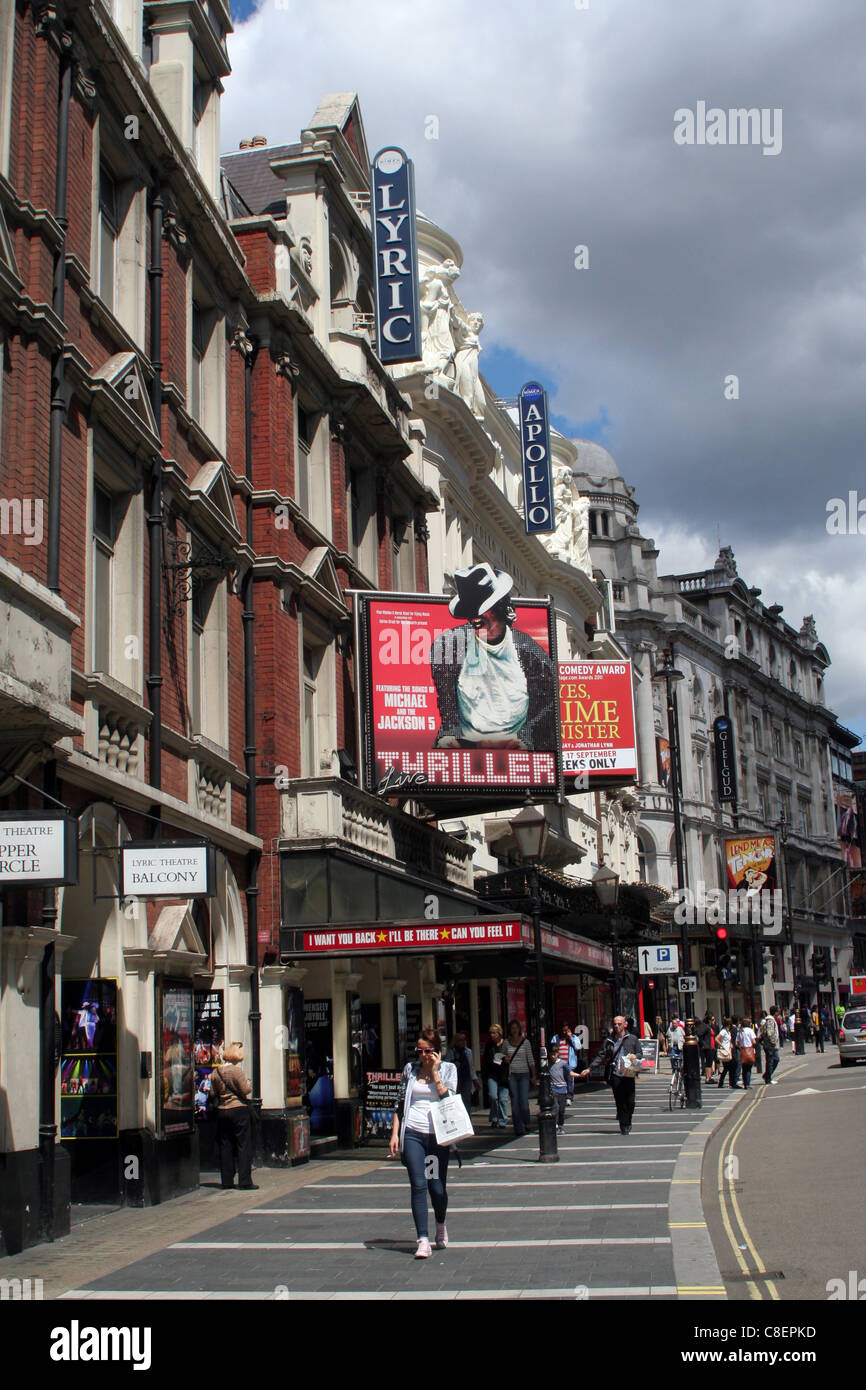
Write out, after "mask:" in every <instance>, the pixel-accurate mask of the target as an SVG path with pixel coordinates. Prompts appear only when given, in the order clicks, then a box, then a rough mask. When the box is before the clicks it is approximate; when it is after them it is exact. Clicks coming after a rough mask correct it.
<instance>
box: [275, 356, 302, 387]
mask: <svg viewBox="0 0 866 1390" xmlns="http://www.w3.org/2000/svg"><path fill="white" fill-rule="evenodd" d="M274 371H275V372H276V374H277V376H284V377H285V378H286V380H287V381H289V382H291V381H294V380H295V378H296V377H299V376H300V374H301V369H300V367H299V366H298V364H297V362H293V361H292V359H291V357H290V356H289V354H288V353H287V352H281V353H280V355H279V357H278V358H277V359H276V361H275V362H274Z"/></svg>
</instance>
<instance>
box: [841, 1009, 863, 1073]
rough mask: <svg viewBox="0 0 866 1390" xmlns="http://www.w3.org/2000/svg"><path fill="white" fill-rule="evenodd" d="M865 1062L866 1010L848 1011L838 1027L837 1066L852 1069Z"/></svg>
mask: <svg viewBox="0 0 866 1390" xmlns="http://www.w3.org/2000/svg"><path fill="white" fill-rule="evenodd" d="M858 1058H862V1059H863V1060H864V1061H866V1009H849V1010H848V1012H847V1013H846V1014H844V1015H843V1017H842V1022H841V1024H840V1025H839V1065H840V1066H842V1067H853V1065H854V1063H855V1062H856V1061H857V1060H858Z"/></svg>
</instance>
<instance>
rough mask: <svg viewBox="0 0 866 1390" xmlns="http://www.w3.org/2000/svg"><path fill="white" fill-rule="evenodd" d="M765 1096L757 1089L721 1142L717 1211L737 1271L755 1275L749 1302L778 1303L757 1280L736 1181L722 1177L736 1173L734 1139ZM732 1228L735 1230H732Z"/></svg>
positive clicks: (768, 1285) (758, 1263) (768, 1283)
mask: <svg viewBox="0 0 866 1390" xmlns="http://www.w3.org/2000/svg"><path fill="white" fill-rule="evenodd" d="M805 1065H806V1064H805V1062H801V1063H800V1066H798V1067H792V1068H791V1070H790V1071H789V1072H787V1074H786V1075H787V1076H791V1075H793V1073H794V1072H795V1071H799V1070H800V1067H803V1066H805ZM766 1094H767V1088H766V1087H765V1086H761V1087H760V1088H759V1090H758V1093H757V1095H755V1096H753V1098H752V1099H751V1100H750V1101H749V1103H748V1104H747V1105H746V1107H745V1111H744V1113H743V1116H742V1118H741V1119H739V1120H738V1121H737V1123H736V1124H735V1125H734V1127H733V1129H732V1130H731V1132H730V1134H729V1135H728V1136H727V1138H726V1139H725V1140H724V1142H723V1144H722V1147H721V1149H720V1150H719V1209H720V1211H721V1215H722V1225H723V1226H724V1228H725V1234H726V1236H727V1237H728V1240H729V1241H730V1245H731V1249H732V1250H733V1252H734V1257H735V1259H736V1261H737V1263H738V1264H739V1266H740V1270H741V1271H742V1273H743V1274H746V1275H749V1274H751V1275H753V1276H755V1278H752V1279H748V1280H747V1281H746V1287H747V1289H748V1291H749V1297H750V1298H751V1299H757V1300H763V1299H765V1298H767V1299H770V1300H774V1301H775V1302H779V1301H780V1300H781V1295H780V1294H779V1291H778V1289H777V1288H776V1286H775V1284H774V1283H773V1281H772V1280H771V1279H765V1278H763V1277H761V1276H762V1274H763V1269H764V1262H763V1260H762V1259H761V1257H760V1255H759V1254H758V1252H757V1250H756V1249H755V1244H754V1241H753V1240H752V1238H751V1236H750V1235H749V1232H748V1228H747V1227H746V1223H745V1221H744V1220H743V1213H742V1212H741V1211H740V1204H739V1202H738V1201H737V1194H736V1191H735V1189H734V1183H735V1182H736V1179H735V1178H728V1177H726V1173H727V1171H728V1170H729V1168H733V1171H734V1172H736V1171H737V1169H736V1166H735V1165H733V1164H731V1162H730V1160H731V1159H732V1158H734V1156H735V1150H736V1146H737V1139H738V1138H739V1136H740V1134H741V1132H742V1131H743V1129H745V1127H746V1125H747V1124H748V1123H749V1120H750V1119H751V1118H752V1116H753V1115H754V1113H755V1111H756V1110H757V1108H758V1106H759V1105H761V1104H762V1102H763V1101H764V1099H765V1097H766ZM735 1227H736V1228H738V1229H737V1230H735ZM738 1234H739V1235H740V1236H741V1237H742V1238H741V1239H738V1238H737V1235H738ZM741 1245H745V1247H746V1249H747V1251H748V1252H749V1254H750V1255H751V1257H752V1259H753V1261H754V1264H755V1268H754V1269H750V1268H749V1263H748V1261H747V1260H746V1258H745V1256H744V1255H743V1252H742V1250H741V1249H740V1246H741ZM758 1277H760V1278H761V1285H762V1286H763V1287H761V1286H760V1285H759V1284H758V1283H757V1282H756V1278H758ZM764 1290H766V1292H764Z"/></svg>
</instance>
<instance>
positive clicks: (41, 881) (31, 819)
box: [0, 811, 78, 889]
mask: <svg viewBox="0 0 866 1390" xmlns="http://www.w3.org/2000/svg"><path fill="white" fill-rule="evenodd" d="M77 882H78V822H77V821H76V820H75V819H74V818H73V817H72V816H68V815H66V813H65V812H64V811H40V812H38V813H36V814H32V813H31V812H28V811H20V812H19V811H4V812H3V813H2V814H0V889H2V888H10V887H14V888H35V887H36V886H37V884H38V885H39V887H40V888H56V887H59V886H61V885H62V884H74V883H77Z"/></svg>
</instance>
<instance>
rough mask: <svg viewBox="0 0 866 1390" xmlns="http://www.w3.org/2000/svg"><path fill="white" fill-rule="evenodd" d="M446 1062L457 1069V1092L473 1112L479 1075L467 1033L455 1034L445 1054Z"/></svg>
mask: <svg viewBox="0 0 866 1390" xmlns="http://www.w3.org/2000/svg"><path fill="white" fill-rule="evenodd" d="M445 1061H446V1062H453V1063H454V1065H455V1067H456V1068H457V1092H458V1094H459V1096H460V1099H461V1100H462V1101H463V1104H464V1105H465V1106H466V1109H467V1110H471V1109H472V1100H473V1097H474V1095H475V1093H476V1092H477V1090H478V1073H477V1072H476V1070H475V1063H474V1062H473V1060H472V1052H471V1051H470V1049H469V1046H468V1039H467V1037H466V1034H465V1033H455V1034H454V1037H453V1038H452V1040H451V1046H450V1047H449V1049H448V1051H447V1052H446V1053H445Z"/></svg>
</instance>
